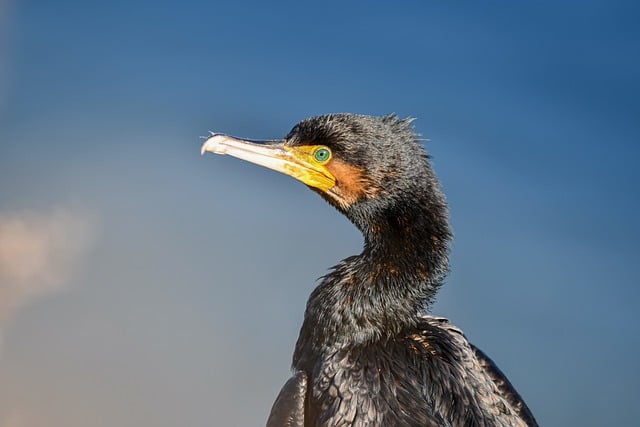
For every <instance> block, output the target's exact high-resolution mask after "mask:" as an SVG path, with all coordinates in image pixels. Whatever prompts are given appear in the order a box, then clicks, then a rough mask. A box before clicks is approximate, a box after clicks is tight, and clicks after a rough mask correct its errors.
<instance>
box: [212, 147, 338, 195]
mask: <svg viewBox="0 0 640 427" xmlns="http://www.w3.org/2000/svg"><path fill="white" fill-rule="evenodd" d="M207 151H208V152H210V153H215V154H228V155H230V156H233V157H237V158H239V159H242V160H246V161H248V162H251V163H255V164H256V165H260V166H264V167H267V168H269V169H273V170H275V171H278V172H281V173H283V174H285V175H289V176H292V177H294V178H296V179H297V180H299V181H302V182H303V183H305V184H307V185H308V186H310V187H314V188H317V189H319V190H322V191H327V190H329V189H331V188H333V186H334V185H335V183H336V180H335V178H334V177H333V175H332V174H331V173H330V172H329V171H328V170H327V169H326V168H325V167H324V166H323V165H320V164H317V163H316V162H314V160H313V155H312V152H311V150H310V149H309V147H304V146H299V147H290V146H285V145H284V142H283V141H280V140H276V141H250V140H246V139H239V138H234V137H232V136H228V135H223V134H213V135H211V137H209V138H208V139H207V140H206V141H205V142H204V144H203V145H202V149H201V153H202V154H204V153H205V152H207Z"/></svg>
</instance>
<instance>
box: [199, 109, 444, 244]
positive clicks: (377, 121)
mask: <svg viewBox="0 0 640 427" xmlns="http://www.w3.org/2000/svg"><path fill="white" fill-rule="evenodd" d="M207 151H208V152H212V153H217V154H228V155H231V156H234V157H237V158H240V159H243V160H246V161H249V162H252V163H255V164H258V165H261V166H265V167H267V168H270V169H274V170H276V171H279V172H281V173H284V174H286V175H289V176H292V177H293V178H296V179H298V180H300V181H301V182H303V183H304V184H306V185H307V186H308V187H310V188H311V189H312V190H314V191H316V192H317V193H319V194H320V195H321V196H322V197H323V198H324V199H325V200H327V201H328V202H329V203H330V204H332V205H333V206H335V207H336V208H337V209H338V210H339V211H341V212H342V213H344V214H345V215H346V216H347V217H348V218H349V219H350V220H351V221H352V222H354V224H355V225H356V226H358V228H360V229H361V230H362V231H363V232H364V233H365V234H369V233H370V232H375V231H376V229H380V228H385V225H386V224H388V223H389V221H391V222H393V221H394V220H396V219H398V218H400V217H401V216H402V214H403V213H406V212H407V211H413V210H415V208H417V207H420V206H421V205H424V204H425V203H426V204H427V205H430V206H427V208H432V207H433V206H434V205H436V207H438V208H439V210H442V209H444V210H445V212H444V215H445V217H446V205H445V202H444V198H443V197H442V195H441V193H440V191H439V186H438V184H437V180H436V178H435V175H434V174H433V172H432V170H431V167H430V164H429V161H428V156H427V153H426V151H425V150H424V148H423V147H422V145H420V143H419V142H418V141H417V134H416V133H415V131H414V130H413V125H412V119H399V118H398V117H397V116H395V115H387V116H381V117H372V116H365V115H357V114H328V115H323V116H318V117H311V118H308V119H305V120H303V121H301V122H299V123H298V124H296V125H295V126H294V127H293V129H292V130H291V131H290V132H289V134H288V135H287V136H285V137H284V138H283V139H280V140H270V141H255V140H247V139H240V138H235V137H231V136H227V135H223V134H213V135H212V136H211V137H210V138H208V139H207V140H206V141H205V143H204V144H203V146H202V153H203V154H204V153H205V152H207ZM404 225H405V226H406V224H404Z"/></svg>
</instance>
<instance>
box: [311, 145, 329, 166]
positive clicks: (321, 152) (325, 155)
mask: <svg viewBox="0 0 640 427" xmlns="http://www.w3.org/2000/svg"><path fill="white" fill-rule="evenodd" d="M313 158H314V159H316V161H317V162H319V163H326V162H328V161H329V159H331V151H330V150H329V149H328V148H326V147H320V148H317V149H316V151H314V152H313Z"/></svg>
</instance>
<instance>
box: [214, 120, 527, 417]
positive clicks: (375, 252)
mask: <svg viewBox="0 0 640 427" xmlns="http://www.w3.org/2000/svg"><path fill="white" fill-rule="evenodd" d="M204 151H212V152H216V153H220V154H231V155H234V156H236V157H240V158H243V159H245V160H249V161H252V162H254V163H257V164H261V165H264V166H267V167H270V168H272V169H276V170H278V171H280V172H284V173H287V174H289V175H291V176H294V177H295V178H297V179H299V180H301V181H303V182H304V183H306V184H307V185H308V186H309V187H310V188H311V189H313V190H315V191H316V192H318V193H319V194H320V195H321V196H322V197H323V198H325V199H326V200H327V201H328V202H329V203H331V204H332V205H333V206H334V207H336V208H337V209H338V210H339V211H340V212H342V213H343V214H345V215H346V216H347V217H348V218H349V219H350V220H351V221H352V222H353V223H354V224H355V225H356V226H357V227H358V228H359V229H360V231H361V232H362V234H363V236H364V239H365V244H364V250H363V252H362V253H361V254H360V255H357V256H352V257H349V258H347V259H345V260H343V261H342V262H341V263H339V264H338V265H337V266H336V267H334V268H333V270H332V271H331V272H330V273H329V274H328V275H327V276H325V277H324V279H323V280H322V282H321V283H320V285H319V286H318V287H317V288H316V289H315V290H314V291H313V293H312V294H311V296H310V298H309V301H308V303H307V309H306V312H305V319H304V323H303V325H302V328H301V331H300V336H299V338H298V342H297V344H296V349H295V353H294V357H293V369H294V371H295V373H294V376H293V377H292V378H291V380H289V382H287V384H285V386H284V387H283V389H282V391H281V393H280V395H279V397H278V399H277V400H276V402H275V404H274V407H273V409H272V412H271V415H270V417H269V421H268V426H273V427H275V426H292V427H293V426H296V427H311V426H314V427H315V426H526V425H529V426H531V425H536V423H535V420H534V418H533V416H532V415H531V413H530V411H529V409H528V408H527V406H526V405H525V404H524V402H523V400H522V399H521V398H520V396H519V395H518V393H517V392H516V391H515V390H514V389H513V387H512V386H511V384H510V383H509V381H508V380H507V379H506V377H505V376H504V375H503V374H502V373H501V372H500V371H499V370H498V369H497V368H496V367H495V365H494V364H493V362H491V360H490V359H489V358H488V357H487V356H485V355H484V354H483V353H482V352H480V351H479V350H478V349H477V348H475V347H474V346H472V345H471V344H469V342H468V341H467V340H466V338H465V337H464V335H463V333H462V332H461V331H460V329H458V328H457V327H455V326H453V325H451V324H450V323H449V322H448V321H447V320H446V319H443V318H437V317H432V316H428V315H426V314H425V310H426V309H427V308H428V306H429V304H430V303H431V302H432V300H433V298H434V296H435V294H436V292H437V290H438V288H439V286H440V285H441V283H442V279H443V277H444V275H445V274H446V273H447V271H448V252H449V250H448V244H449V241H450V239H451V232H450V227H449V220H448V212H447V205H446V202H445V199H444V197H443V195H442V193H441V192H440V188H439V184H438V181H437V179H436V177H435V174H434V173H433V170H432V169H431V166H430V163H429V160H428V156H427V154H426V152H425V151H424V149H423V148H422V146H421V145H420V144H419V143H418V142H417V139H416V134H415V133H414V131H413V128H412V125H411V121H410V120H400V119H398V118H397V117H395V116H383V117H369V116H360V115H352V114H336V115H327V116H320V117H315V118H310V119H306V120H304V121H302V122H300V123H299V124H298V125H296V126H295V127H294V128H293V130H292V131H291V132H290V133H289V135H287V137H285V138H284V140H282V141H270V142H268V143H262V144H259V145H258V144H255V142H248V141H241V140H238V139H235V138H231V137H227V136H223V135H214V136H212V137H211V138H210V139H209V140H208V141H207V142H206V143H205V145H204V146H203V152H204Z"/></svg>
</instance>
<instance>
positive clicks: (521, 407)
mask: <svg viewBox="0 0 640 427" xmlns="http://www.w3.org/2000/svg"><path fill="white" fill-rule="evenodd" d="M408 337H409V338H410V340H413V341H414V342H415V343H417V344H419V345H420V346H422V347H423V348H425V349H427V350H428V351H429V352H430V353H431V354H432V355H433V356H435V357H436V360H437V359H439V360H442V361H444V362H445V363H446V364H447V365H448V366H450V367H451V368H452V369H453V371H452V373H453V376H451V377H450V379H451V384H450V390H454V392H455V390H456V389H457V390H458V391H457V392H455V393H456V394H459V395H463V396H464V395H467V396H468V397H469V398H471V399H472V400H473V401H475V405H474V406H472V407H473V408H482V409H481V411H479V412H482V413H483V414H482V415H481V416H482V417H486V416H489V417H495V419H496V420H497V421H495V423H496V424H497V425H500V424H505V425H526V426H537V423H536V421H535V418H534V417H533V414H532V413H531V411H530V410H529V408H528V407H527V405H526V403H525V402H524V400H523V399H522V397H521V396H520V395H519V394H518V392H517V391H516V389H515V388H514V387H513V385H512V384H511V382H510V381H509V380H508V378H507V377H506V375H505V374H504V373H503V372H502V371H501V370H500V369H499V368H498V367H497V365H496V364H495V363H494V362H493V360H491V359H490V358H489V356H487V355H486V354H485V353H484V352H482V351H481V350H480V349H479V348H478V347H476V346H475V345H473V344H472V343H470V342H469V341H468V340H467V338H466V336H465V334H464V333H463V331H462V329H460V328H459V327H457V326H456V325H454V324H452V323H451V322H449V320H448V319H447V318H444V317H437V316H431V315H427V314H422V315H420V316H419V323H418V327H417V328H416V330H415V332H414V333H412V334H409V335H408ZM425 368H426V369H427V370H434V371H435V372H434V373H433V375H438V376H440V377H441V378H440V381H442V376H441V375H440V374H441V373H442V372H443V369H442V366H438V364H434V363H433V360H432V361H431V363H429V364H426V365H425ZM434 368H435V369H434ZM479 416H480V415H479Z"/></svg>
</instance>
